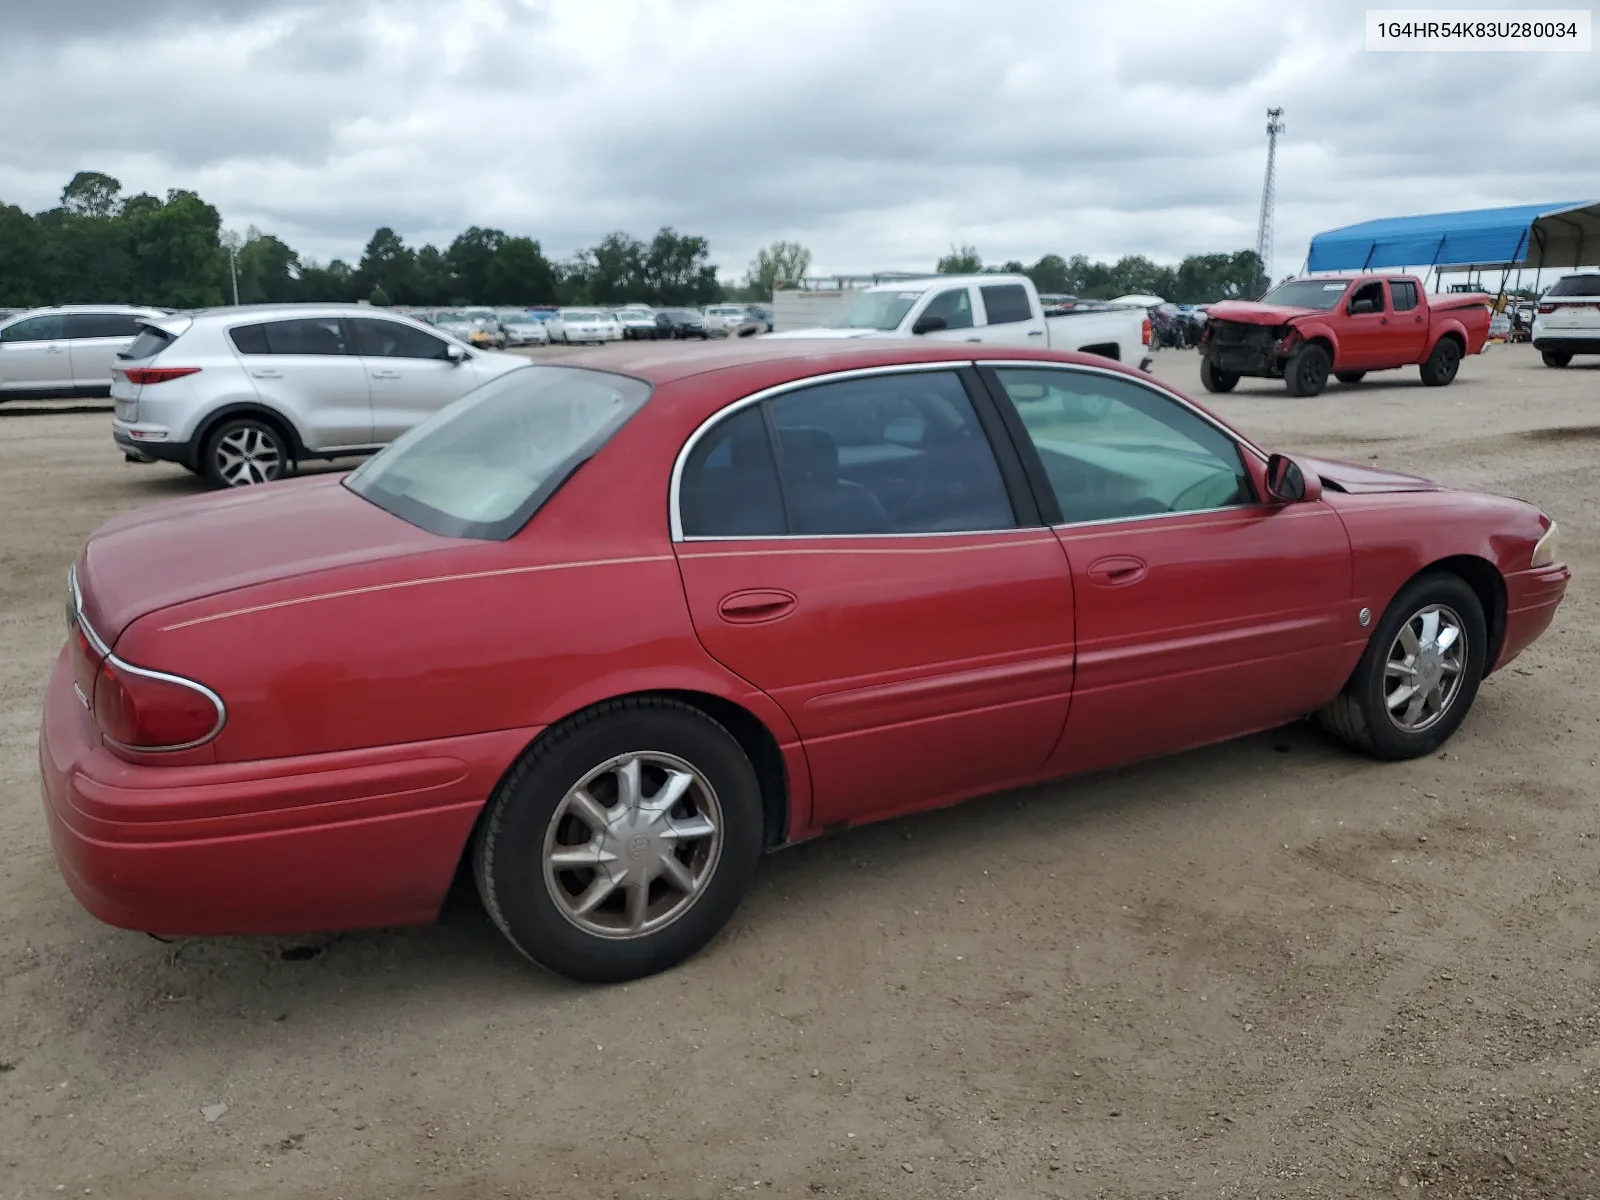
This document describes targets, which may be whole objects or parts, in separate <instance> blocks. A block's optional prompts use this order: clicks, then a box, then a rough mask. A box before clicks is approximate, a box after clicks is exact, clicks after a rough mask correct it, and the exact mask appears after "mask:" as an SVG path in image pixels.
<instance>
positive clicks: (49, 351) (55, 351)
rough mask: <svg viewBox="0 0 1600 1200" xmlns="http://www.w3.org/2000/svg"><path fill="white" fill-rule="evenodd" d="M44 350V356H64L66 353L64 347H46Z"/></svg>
mask: <svg viewBox="0 0 1600 1200" xmlns="http://www.w3.org/2000/svg"><path fill="white" fill-rule="evenodd" d="M44 349H45V353H46V354H65V353H66V352H67V348H66V347H65V346H46V347H45V348H44Z"/></svg>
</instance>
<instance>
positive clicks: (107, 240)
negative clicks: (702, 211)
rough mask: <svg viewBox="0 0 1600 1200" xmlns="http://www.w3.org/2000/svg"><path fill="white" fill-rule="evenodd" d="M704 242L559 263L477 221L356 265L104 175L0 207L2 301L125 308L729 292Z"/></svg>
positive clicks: (619, 249) (375, 247)
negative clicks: (42, 206) (51, 196)
mask: <svg viewBox="0 0 1600 1200" xmlns="http://www.w3.org/2000/svg"><path fill="white" fill-rule="evenodd" d="M710 251H711V247H710V244H709V243H708V242H707V241H706V239H705V238H702V237H694V236H691V235H689V234H681V233H678V232H677V231H675V230H673V229H670V228H664V229H662V230H660V231H659V232H658V233H657V234H656V235H655V236H654V237H653V238H651V239H650V240H649V241H641V240H640V239H638V238H635V237H632V236H631V235H629V234H626V233H612V234H608V235H607V236H606V237H604V238H602V239H601V241H600V243H599V245H597V246H594V247H593V248H591V249H587V250H582V251H580V252H579V253H577V254H576V255H574V256H573V257H571V258H570V259H566V260H562V261H554V262H553V261H551V260H550V259H549V258H548V257H547V256H546V255H545V253H544V251H543V249H542V248H541V247H540V245H539V243H538V242H537V241H535V240H534V239H533V238H528V237H518V236H514V235H512V234H508V233H506V232H505V231H503V230H500V229H483V228H480V227H478V226H476V225H474V226H473V227H472V228H470V229H468V230H466V232H464V233H462V234H460V235H459V236H458V237H456V238H455V240H454V241H452V242H451V243H450V244H449V245H448V246H446V247H444V248H443V249H440V248H439V247H437V246H431V245H425V246H418V247H412V246H409V245H407V244H406V242H405V240H404V239H403V238H401V237H400V235H399V234H397V233H396V232H395V231H394V230H393V229H389V228H387V227H385V228H382V229H379V230H378V231H377V232H376V233H374V234H373V235H372V239H371V240H370V241H369V242H368V243H367V245H366V248H365V250H363V251H362V254H361V258H360V260H359V261H357V262H356V263H355V264H353V265H352V264H350V263H347V262H345V261H343V260H342V259H337V258H336V259H334V260H333V261H332V262H329V263H326V264H324V263H318V262H314V261H312V260H310V259H303V258H301V257H300V255H299V254H297V253H296V252H295V250H294V249H293V248H292V247H290V246H288V245H287V244H285V243H284V242H283V241H281V240H279V239H278V238H276V237H274V236H272V235H271V234H267V233H262V232H261V231H260V230H258V229H254V228H252V229H251V230H250V231H249V232H248V234H246V235H245V236H244V237H239V236H238V235H235V234H228V233H224V231H223V229H222V219H221V217H220V215H219V214H218V212H217V210H216V209H215V208H213V207H212V206H211V205H209V204H207V203H206V202H205V201H204V200H202V199H201V198H200V197H199V196H197V195H195V193H193V192H187V191H180V190H173V191H170V192H168V193H167V196H166V199H164V200H163V199H159V198H158V197H155V196H151V195H148V194H142V193H141V194H139V195H135V196H124V195H123V194H122V185H121V183H120V182H118V181H117V180H116V179H113V178H112V177H111V176H109V175H103V174H101V173H99V172H96V171H80V172H79V173H78V174H77V175H75V176H74V177H73V179H72V182H71V183H69V184H67V186H66V187H65V188H64V189H62V193H61V203H60V204H59V205H58V206H57V207H55V208H52V209H49V210H48V211H45V212H40V213H34V214H29V213H26V212H24V211H23V210H22V209H20V208H17V207H16V206H15V205H8V204H0V305H4V306H6V307H18V308H22V307H33V306H36V305H43V304H71V303H109V302H118V303H129V304H151V305H159V306H162V307H166V308H198V307H202V306H207V305H218V304H224V303H228V302H231V300H232V299H233V292H234V283H235V280H237V285H238V296H239V301H240V303H243V304H257V303H285V302H291V301H319V302H338V301H345V302H348V301H356V300H370V301H372V302H373V303H375V304H412V305H459V304H506V305H513V304H610V303H621V302H623V301H628V300H640V301H644V302H645V303H651V304H687V305H698V304H707V303H711V302H713V301H716V300H718V299H721V297H722V294H723V288H722V285H721V283H720V282H719V281H718V279H717V269H716V267H714V266H712V265H711V264H710V262H709V261H708V259H709V256H710Z"/></svg>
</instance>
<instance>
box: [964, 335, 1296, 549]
mask: <svg viewBox="0 0 1600 1200" xmlns="http://www.w3.org/2000/svg"><path fill="white" fill-rule="evenodd" d="M972 365H973V366H975V367H1022V368H1026V369H1031V370H1045V371H1083V372H1086V373H1088V374H1091V375H1106V376H1109V377H1110V378H1112V379H1121V380H1123V381H1124V382H1127V383H1131V384H1134V385H1135V386H1138V387H1144V388H1148V389H1150V390H1151V391H1152V392H1158V393H1160V394H1161V395H1162V396H1164V397H1166V398H1167V399H1168V400H1173V401H1176V402H1177V404H1178V406H1179V407H1180V408H1183V409H1185V410H1186V411H1188V412H1190V413H1192V414H1193V415H1194V416H1197V417H1199V418H1200V419H1201V420H1202V421H1204V422H1205V423H1206V424H1207V425H1210V426H1211V427H1212V428H1213V429H1215V430H1216V431H1217V432H1218V433H1221V434H1223V435H1225V436H1226V437H1227V438H1228V439H1229V440H1230V441H1233V442H1235V443H1237V444H1238V445H1240V446H1243V447H1244V448H1245V449H1246V450H1248V451H1250V453H1251V454H1253V455H1255V456H1256V458H1257V460H1258V461H1260V463H1261V464H1262V465H1263V466H1265V465H1266V462H1267V459H1269V458H1270V457H1271V455H1269V454H1268V453H1267V452H1266V451H1265V450H1263V449H1261V447H1260V446H1257V445H1256V444H1255V443H1254V442H1252V441H1251V440H1250V439H1249V438H1247V437H1245V436H1244V435H1243V434H1242V433H1240V432H1239V431H1238V430H1237V429H1230V428H1228V426H1226V425H1224V424H1223V423H1222V422H1221V421H1219V420H1217V418H1216V417H1213V416H1212V415H1211V414H1210V413H1208V412H1206V411H1204V410H1203V409H1200V408H1197V407H1195V404H1194V401H1192V400H1190V399H1189V398H1188V397H1187V396H1184V395H1183V394H1182V393H1180V392H1177V391H1174V390H1173V389H1172V388H1170V387H1168V386H1167V385H1166V384H1164V383H1162V382H1161V381H1160V380H1158V379H1155V378H1153V377H1149V376H1138V377H1136V376H1132V375H1129V374H1128V373H1127V372H1126V371H1112V370H1110V369H1108V368H1106V367H1097V366H1093V365H1091V364H1089V363H1075V362H1055V361H1053V360H1051V359H1048V358H980V359H975V360H974V361H973V364H972ZM1013 403H1014V402H1013ZM1256 503H1258V504H1259V503H1260V501H1259V500H1258V501H1256ZM1229 507H1230V508H1236V507H1239V506H1238V505H1229ZM1152 515H1154V516H1163V517H1164V516H1177V515H1181V514H1175V513H1155V514H1152ZM1123 519H1125V520H1132V518H1123Z"/></svg>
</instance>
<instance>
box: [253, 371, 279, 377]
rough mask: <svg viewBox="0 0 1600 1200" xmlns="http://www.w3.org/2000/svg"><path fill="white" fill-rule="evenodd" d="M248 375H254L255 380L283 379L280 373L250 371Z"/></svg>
mask: <svg viewBox="0 0 1600 1200" xmlns="http://www.w3.org/2000/svg"><path fill="white" fill-rule="evenodd" d="M250 374H252V375H254V376H255V377H256V378H257V379H282V378H283V372H282V371H251V372H250Z"/></svg>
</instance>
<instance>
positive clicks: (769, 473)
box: [678, 406, 786, 537]
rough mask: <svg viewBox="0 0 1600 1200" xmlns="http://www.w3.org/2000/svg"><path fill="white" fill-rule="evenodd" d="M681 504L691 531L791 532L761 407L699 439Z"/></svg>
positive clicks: (730, 534) (702, 533)
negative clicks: (784, 510)
mask: <svg viewBox="0 0 1600 1200" xmlns="http://www.w3.org/2000/svg"><path fill="white" fill-rule="evenodd" d="M678 507H679V512H680V513H681V515H682V521H683V532H684V536H686V537H770V536H775V535H778V534H782V533H783V532H785V528H786V527H785V523H784V516H783V497H782V494H781V493H780V492H779V490H778V466H777V463H776V462H775V461H774V460H773V457H772V443H771V442H770V440H769V439H768V438H767V427H766V423H765V422H764V421H763V420H762V418H761V409H760V408H757V407H753V406H752V407H750V408H746V409H742V410H740V411H739V412H736V413H734V414H733V415H732V416H731V417H729V418H728V419H727V420H725V421H723V422H722V424H720V425H718V426H716V428H714V429H712V430H711V432H710V433H708V434H706V435H705V436H704V437H702V438H701V439H700V440H699V441H698V442H696V443H695V447H694V449H693V450H691V451H690V452H689V458H688V461H687V462H686V463H684V467H683V478H682V479H681V480H680V482H679V486H678Z"/></svg>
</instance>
